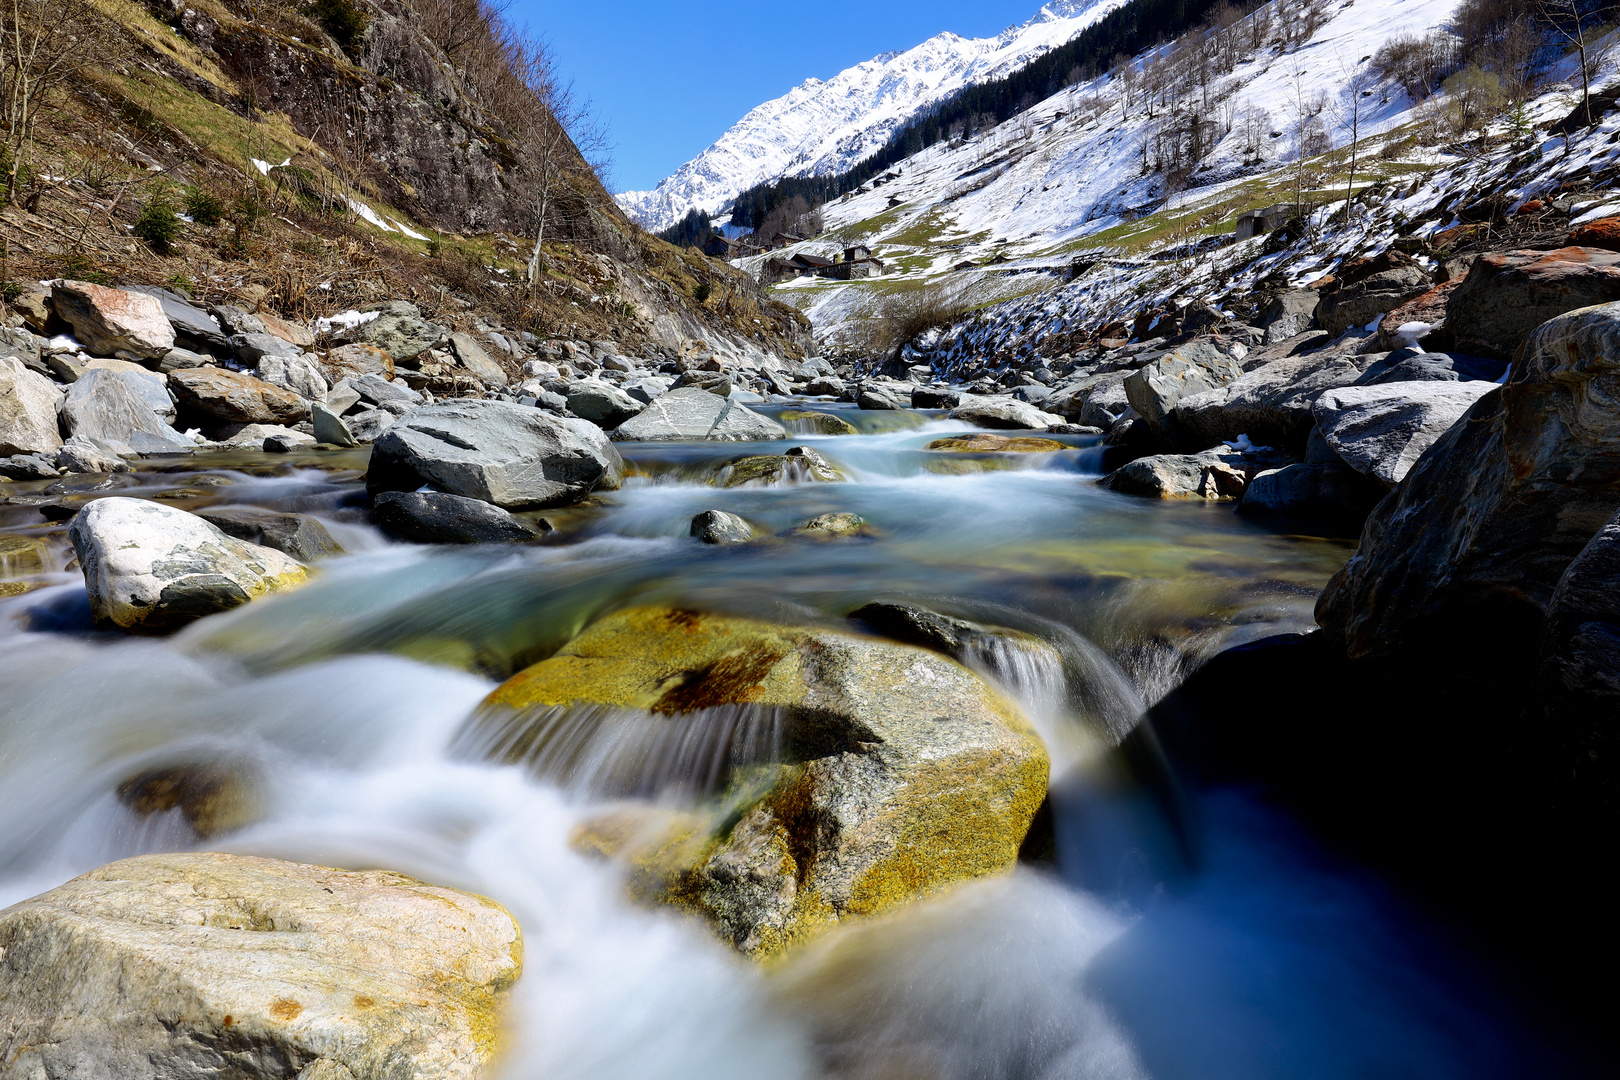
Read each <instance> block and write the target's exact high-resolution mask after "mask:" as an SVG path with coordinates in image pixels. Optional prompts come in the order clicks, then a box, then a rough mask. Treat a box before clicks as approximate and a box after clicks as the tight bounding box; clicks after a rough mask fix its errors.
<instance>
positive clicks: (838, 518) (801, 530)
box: [788, 514, 866, 540]
mask: <svg viewBox="0 0 1620 1080" xmlns="http://www.w3.org/2000/svg"><path fill="white" fill-rule="evenodd" d="M865 531H866V519H864V518H862V517H861V516H860V515H859V514H821V515H819V516H817V517H813V518H811V519H810V520H809V521H807V522H805V523H804V524H803V525H800V526H799V527H798V528H796V529H792V530H790V531H789V533H788V535H789V536H807V537H809V538H810V539H812V540H836V539H839V538H840V537H845V536H859V535H860V534H861V533H863V532H865Z"/></svg>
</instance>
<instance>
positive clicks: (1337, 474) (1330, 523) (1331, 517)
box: [1238, 463, 1384, 536]
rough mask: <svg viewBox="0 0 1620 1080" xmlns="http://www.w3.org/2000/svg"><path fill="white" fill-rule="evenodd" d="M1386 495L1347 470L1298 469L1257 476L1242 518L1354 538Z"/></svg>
mask: <svg viewBox="0 0 1620 1080" xmlns="http://www.w3.org/2000/svg"><path fill="white" fill-rule="evenodd" d="M1383 494H1384V489H1383V488H1382V487H1380V486H1379V485H1378V484H1376V483H1374V482H1373V481H1371V480H1369V479H1368V478H1367V477H1365V476H1363V475H1361V474H1360V473H1358V472H1356V471H1355V470H1354V469H1352V468H1350V467H1349V466H1348V465H1341V464H1337V463H1330V464H1325V465H1315V464H1305V463H1297V464H1294V465H1287V466H1284V467H1283V468H1281V469H1267V470H1265V471H1264V472H1260V473H1256V474H1255V475H1254V477H1253V478H1251V479H1250V480H1249V486H1248V487H1247V488H1245V489H1244V491H1243V498H1242V499H1241V500H1240V501H1239V502H1238V513H1240V514H1243V515H1245V516H1246V517H1253V518H1265V519H1271V520H1274V521H1278V522H1284V521H1286V522H1298V523H1300V524H1301V525H1303V527H1305V528H1307V529H1314V530H1316V531H1320V532H1325V533H1330V534H1333V535H1338V536H1354V535H1356V533H1358V532H1359V531H1360V530H1361V526H1362V523H1363V522H1364V521H1366V520H1367V513H1368V512H1369V511H1370V510H1372V508H1373V507H1374V506H1376V505H1377V504H1378V500H1379V499H1380V498H1382V497H1383Z"/></svg>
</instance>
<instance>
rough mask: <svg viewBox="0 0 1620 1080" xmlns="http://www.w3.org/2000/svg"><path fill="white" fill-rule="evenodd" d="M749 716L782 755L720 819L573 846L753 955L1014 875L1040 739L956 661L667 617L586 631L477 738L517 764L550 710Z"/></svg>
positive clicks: (636, 613) (629, 828)
mask: <svg viewBox="0 0 1620 1080" xmlns="http://www.w3.org/2000/svg"><path fill="white" fill-rule="evenodd" d="M739 705H741V706H753V707H756V708H759V709H769V710H776V711H777V715H779V716H780V718H781V724H782V734H781V758H780V761H779V762H778V763H776V764H768V765H760V766H755V767H751V768H750V769H748V770H746V771H740V772H739V774H738V775H736V776H734V777H733V778H732V780H731V784H730V786H729V788H728V789H727V790H725V791H723V792H722V793H721V795H720V796H719V797H718V801H719V802H720V803H723V804H724V812H722V813H715V812H714V808H713V807H709V808H708V809H707V811H702V810H700V812H699V813H694V814H692V815H685V814H675V815H670V814H667V813H665V812H663V811H657V812H656V813H653V812H652V811H651V808H648V810H646V811H638V812H635V813H631V814H629V815H628V816H625V815H624V814H622V813H621V814H620V816H618V817H616V818H611V819H608V820H606V821H603V822H598V823H593V824H591V825H588V826H586V828H585V829H584V830H583V831H582V833H581V834H580V835H579V836H578V837H576V844H578V845H580V846H583V847H585V848H587V849H589V850H594V851H596V852H598V853H600V854H604V855H608V856H612V857H616V858H623V859H625V860H626V861H628V862H629V863H630V864H631V866H632V868H633V869H632V876H633V879H634V880H633V885H634V882H640V887H639V888H638V889H637V891H639V892H641V893H642V894H643V895H646V896H655V897H656V898H657V899H658V900H660V901H662V902H664V903H668V904H673V905H675V906H677V907H681V908H685V909H687V910H690V911H694V912H697V913H699V914H701V915H703V916H704V917H705V918H707V919H708V920H709V921H710V922H711V924H712V925H713V926H714V927H715V929H716V931H717V932H718V933H719V934H720V935H721V936H722V937H723V938H724V939H725V940H727V941H729V942H730V943H732V944H733V945H734V946H735V947H736V948H738V949H739V950H740V951H742V952H744V953H746V954H748V955H750V956H752V957H755V958H756V959H766V958H769V957H772V956H775V955H777V954H779V953H781V952H782V951H783V950H785V949H787V948H788V947H790V946H792V945H795V944H797V943H799V942H802V941H804V940H806V939H808V938H810V937H812V936H813V935H814V934H816V933H817V932H818V931H819V930H821V929H823V928H825V927H827V926H830V925H832V924H834V923H836V922H837V921H839V920H840V919H844V918H848V917H852V916H863V915H870V914H874V913H876V912H879V911H884V910H887V909H890V908H893V907H897V906H899V905H902V904H905V903H908V902H910V901H912V900H914V899H916V898H918V897H921V896H926V895H929V894H931V893H934V892H936V891H938V890H941V889H943V888H945V887H947V886H949V885H951V884H953V883H955V882H959V881H963V880H966V879H969V878H975V877H981V876H984V875H987V874H995V873H999V872H1002V871H1005V870H1008V869H1010V868H1011V867H1012V866H1013V864H1014V863H1015V861H1016V860H1017V857H1018V849H1019V845H1020V844H1021V843H1022V842H1023V840H1024V836H1025V834H1026V832H1027V831H1028V830H1029V825H1030V821H1031V819H1032V818H1033V817H1034V815H1035V812H1036V810H1037V809H1038V808H1039V806H1040V805H1041V802H1042V800H1043V799H1044V798H1045V796H1046V784H1047V774H1048V769H1049V765H1048V759H1047V754H1046V749H1045V747H1044V746H1043V745H1042V743H1041V741H1040V739H1039V738H1038V737H1037V736H1036V734H1035V732H1034V731H1033V729H1031V728H1030V726H1029V724H1028V722H1027V721H1026V720H1025V719H1024V718H1023V717H1022V716H1021V715H1020V714H1019V713H1018V711H1017V710H1016V708H1014V707H1013V705H1012V704H1011V703H1009V702H1008V701H1007V700H1006V699H1005V698H1004V697H1002V696H1001V695H1000V694H999V693H998V692H997V691H996V690H995V689H993V688H992V687H991V686H989V685H988V684H987V683H985V682H984V681H983V680H982V679H980V678H979V677H978V676H977V675H975V674H974V673H973V672H971V671H969V670H968V669H966V668H964V667H962V666H961V665H960V664H957V663H955V662H954V661H952V660H949V659H947V658H945V657H943V656H940V655H938V654H936V653H932V652H929V651H927V650H924V649H918V648H914V647H911V646H908V645H899V644H895V643H892V642H886V641H877V640H872V639H868V638H863V637H857V636H855V635H852V634H840V633H832V632H828V631H822V630H816V629H808V628H802V627H790V626H780V625H775V624H770V623H764V622H759V621H755V620H752V619H739V618H731V617H726V616H719V615H709V614H701V613H697V612H692V611H683V610H679V609H674V608H664V607H644V608H636V609H633V610H629V611H622V612H619V613H617V614H614V615H610V616H608V617H606V618H604V619H601V620H599V621H598V622H596V623H594V624H593V625H591V626H590V627H588V628H587V629H586V630H585V632H584V633H582V634H581V635H580V636H579V637H577V638H576V639H574V640H573V641H572V642H570V643H569V644H568V645H566V646H565V647H564V648H563V649H562V650H561V651H559V652H558V653H557V654H556V655H555V656H553V657H552V658H551V659H549V660H546V661H543V662H541V663H539V664H536V665H535V666H533V667H531V668H529V669H528V670H526V671H524V672H522V673H520V674H518V675H517V676H515V677H513V678H512V679H509V680H508V681H507V682H506V683H505V684H503V685H502V686H501V687H499V688H498V689H497V690H495V691H494V692H493V693H492V694H490V695H489V697H488V698H487V699H486V700H485V704H484V708H483V709H482V710H481V711H480V713H479V715H478V716H477V717H476V718H475V719H474V720H473V721H472V724H473V730H472V731H471V732H469V735H470V737H471V738H470V742H471V743H475V744H478V745H483V746H489V747H498V748H500V749H499V751H498V754H499V756H501V757H502V759H504V760H509V761H524V760H530V759H532V758H533V757H534V756H535V755H536V754H537V753H539V752H540V751H541V750H542V749H543V747H540V746H537V745H536V741H537V740H539V739H542V738H544V734H543V724H544V720H545V718H546V717H551V716H555V714H556V713H555V711H556V709H557V708H559V707H571V706H572V707H580V706H583V707H586V708H587V709H590V710H594V713H593V715H596V716H599V717H602V718H603V720H602V722H604V723H610V722H612V720H611V717H612V716H613V711H612V709H611V708H608V709H603V708H602V707H603V706H609V707H617V708H621V709H623V708H628V709H634V710H644V711H645V713H647V714H651V715H652V716H675V715H680V714H689V713H692V712H696V711H698V710H704V709H715V708H722V707H725V706H739ZM672 726H673V725H672ZM552 730H555V728H553V729H552ZM739 793H740V794H739ZM705 812H706V813H707V816H706V817H705V816H703V814H704V813H705ZM649 814H652V816H651V817H649V816H648V815H649Z"/></svg>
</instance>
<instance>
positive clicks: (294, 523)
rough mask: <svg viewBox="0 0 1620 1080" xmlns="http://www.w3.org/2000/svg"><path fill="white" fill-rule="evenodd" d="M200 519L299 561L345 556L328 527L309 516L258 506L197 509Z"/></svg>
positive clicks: (232, 534)
mask: <svg viewBox="0 0 1620 1080" xmlns="http://www.w3.org/2000/svg"><path fill="white" fill-rule="evenodd" d="M197 516H198V517H200V518H202V519H203V520H204V521H206V522H208V523H209V524H211V525H213V526H214V527H215V528H217V529H219V530H220V531H221V532H223V533H224V534H225V535H226V536H234V537H235V538H236V539H238V540H246V541H247V542H248V543H250V544H258V545H260V546H262V547H269V548H275V549H276V550H277V551H280V552H284V553H285V554H288V555H291V556H292V557H293V558H295V559H297V560H298V561H299V562H306V563H308V562H314V561H315V560H316V559H325V558H328V557H329V556H332V555H341V554H342V553H343V548H341V547H339V546H338V542H337V541H336V540H334V539H332V534H331V533H330V532H328V531H327V528H326V526H325V525H322V524H321V523H320V522H319V521H317V520H316V519H315V518H312V517H310V516H309V515H308V514H290V513H280V512H278V511H275V510H264V509H261V508H259V507H257V506H209V507H205V508H204V509H202V510H198V511H197Z"/></svg>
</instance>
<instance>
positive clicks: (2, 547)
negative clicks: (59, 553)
mask: <svg viewBox="0 0 1620 1080" xmlns="http://www.w3.org/2000/svg"><path fill="white" fill-rule="evenodd" d="M50 554H51V549H50V545H48V544H46V543H45V541H43V540H41V539H39V538H38V537H34V536H17V535H15V534H7V535H0V578H10V577H23V576H26V575H28V574H43V573H44V572H45V571H46V569H48V563H49V561H50Z"/></svg>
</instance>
